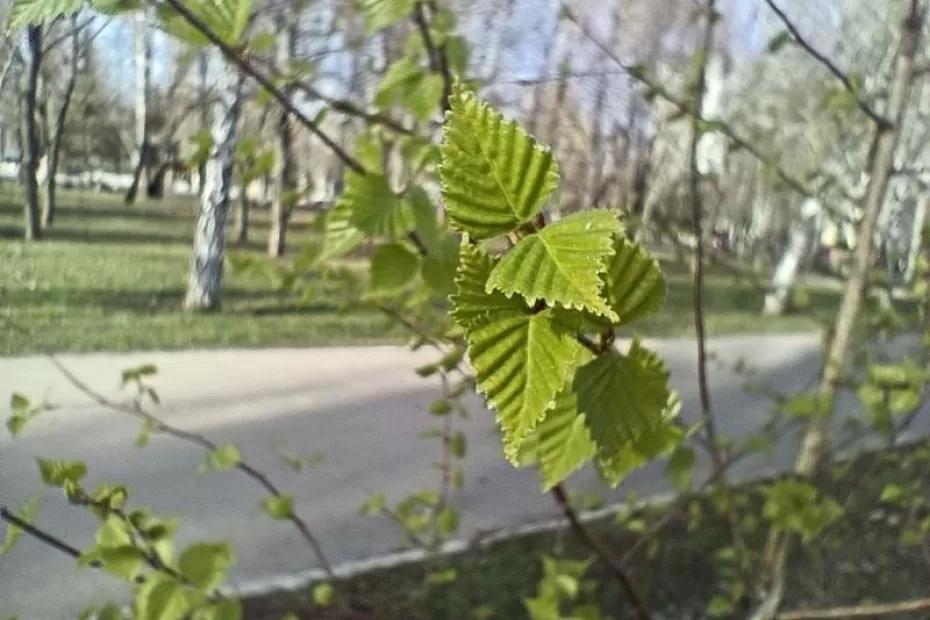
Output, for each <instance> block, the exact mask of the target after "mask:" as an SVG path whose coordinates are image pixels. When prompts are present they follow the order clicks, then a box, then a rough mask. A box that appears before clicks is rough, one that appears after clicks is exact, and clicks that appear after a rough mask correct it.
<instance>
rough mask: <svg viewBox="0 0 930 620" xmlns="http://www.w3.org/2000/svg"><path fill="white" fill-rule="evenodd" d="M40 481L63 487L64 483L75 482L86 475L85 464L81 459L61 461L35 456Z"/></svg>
mask: <svg viewBox="0 0 930 620" xmlns="http://www.w3.org/2000/svg"><path fill="white" fill-rule="evenodd" d="M36 461H37V462H38V463H39V472H40V473H41V474H42V482H44V483H45V484H47V485H49V486H53V487H63V486H65V484H66V483H72V484H73V483H76V482H79V481H80V480H81V478H83V477H84V476H86V475H87V465H85V464H84V462H83V461H62V460H57V459H41V458H37V459H36Z"/></svg>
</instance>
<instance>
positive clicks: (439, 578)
mask: <svg viewBox="0 0 930 620" xmlns="http://www.w3.org/2000/svg"><path fill="white" fill-rule="evenodd" d="M458 577H459V573H458V571H457V570H456V569H455V568H452V567H449V568H444V569H442V570H439V571H433V572H431V573H430V574H429V576H428V577H427V578H426V580H427V581H428V582H429V583H430V584H432V585H434V586H441V585H446V584H449V583H453V582H455V580H456V579H458Z"/></svg>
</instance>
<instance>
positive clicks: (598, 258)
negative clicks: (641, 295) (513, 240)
mask: <svg viewBox="0 0 930 620" xmlns="http://www.w3.org/2000/svg"><path fill="white" fill-rule="evenodd" d="M619 231H620V221H619V220H618V219H617V215H616V213H614V212H612V211H585V212H582V213H575V214H573V215H570V216H568V217H566V218H564V219H562V220H559V221H558V222H556V223H554V224H551V225H549V226H547V227H545V228H544V229H542V230H541V231H539V232H538V233H536V234H534V235H530V236H528V237H525V238H523V239H521V240H520V242H519V243H518V244H517V246H516V247H515V248H513V249H512V250H511V251H510V252H508V253H507V254H506V255H505V256H504V257H503V258H502V259H501V260H500V262H498V263H497V265H496V266H495V267H494V269H493V270H492V271H491V275H490V277H489V278H488V281H487V284H486V285H485V286H486V290H487V292H492V291H501V292H502V293H504V294H505V295H507V296H508V297H509V296H512V295H513V294H514V293H518V294H520V295H522V296H523V297H524V298H525V299H526V301H527V303H528V304H529V305H530V306H532V305H534V304H535V303H536V301H537V300H539V299H542V300H544V301H546V303H547V304H549V305H554V304H559V305H562V306H564V307H566V308H577V309H579V310H590V311H591V312H593V313H595V314H598V315H601V316H606V317H608V318H609V319H611V320H613V321H617V320H619V317H618V316H617V314H616V313H615V312H614V311H613V310H611V308H610V307H609V306H608V305H607V300H606V299H605V298H604V297H603V295H602V288H603V285H604V284H603V281H602V280H601V274H603V273H605V271H606V270H607V261H608V259H609V258H610V256H611V255H612V254H613V253H614V242H613V235H614V234H615V233H617V232H619Z"/></svg>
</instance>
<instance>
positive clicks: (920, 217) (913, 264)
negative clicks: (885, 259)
mask: <svg viewBox="0 0 930 620" xmlns="http://www.w3.org/2000/svg"><path fill="white" fill-rule="evenodd" d="M928 206H930V200H928V199H927V197H926V196H919V197H918V198H917V203H916V205H915V207H914V209H915V210H914V221H913V223H912V225H911V243H910V248H909V249H908V252H907V269H906V270H905V272H904V277H905V281H906V282H908V283H910V282H913V281H914V277H915V275H916V274H917V263H918V261H919V260H920V254H921V252H920V248H921V245H922V241H923V237H924V226H925V225H926V223H927V207H928Z"/></svg>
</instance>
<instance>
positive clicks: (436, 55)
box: [413, 2, 454, 113]
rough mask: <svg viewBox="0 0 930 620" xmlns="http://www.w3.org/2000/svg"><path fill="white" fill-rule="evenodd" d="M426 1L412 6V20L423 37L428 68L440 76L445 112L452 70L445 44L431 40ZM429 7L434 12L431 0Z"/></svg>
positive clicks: (450, 88) (447, 105) (450, 90)
mask: <svg viewBox="0 0 930 620" xmlns="http://www.w3.org/2000/svg"><path fill="white" fill-rule="evenodd" d="M426 4H427V3H426V2H417V3H416V5H415V6H414V8H413V21H414V23H415V24H416V26H417V30H419V31H420V37H421V38H422V39H423V47H425V48H426V54H427V57H428V58H429V66H430V69H431V70H432V71H433V72H434V73H438V74H439V75H441V76H442V111H443V113H445V112H446V111H448V110H449V106H450V100H449V98H450V97H451V96H452V83H453V81H454V79H453V77H452V72H451V71H450V70H449V58H448V55H447V54H446V46H445V44H443V45H442V46H437V45H436V42H435V41H434V40H433V35H432V34H431V33H430V30H429V22H428V21H427V19H426V8H425V6H426ZM429 6H430V8H431V9H432V10H433V12H434V13H435V10H436V7H435V6H434V5H433V3H432V2H430V3H429Z"/></svg>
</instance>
